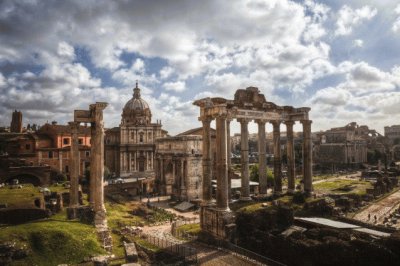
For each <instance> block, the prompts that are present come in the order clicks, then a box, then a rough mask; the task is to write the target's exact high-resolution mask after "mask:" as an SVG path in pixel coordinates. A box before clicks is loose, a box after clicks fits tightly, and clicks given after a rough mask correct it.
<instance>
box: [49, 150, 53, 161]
mask: <svg viewBox="0 0 400 266" xmlns="http://www.w3.org/2000/svg"><path fill="white" fill-rule="evenodd" d="M49 158H50V159H52V158H53V152H52V151H49Z"/></svg>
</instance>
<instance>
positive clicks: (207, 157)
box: [200, 116, 212, 205]
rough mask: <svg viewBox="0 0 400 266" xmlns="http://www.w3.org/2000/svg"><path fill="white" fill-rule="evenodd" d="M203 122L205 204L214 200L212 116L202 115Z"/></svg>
mask: <svg viewBox="0 0 400 266" xmlns="http://www.w3.org/2000/svg"><path fill="white" fill-rule="evenodd" d="M200 120H201V122H202V124H203V147H202V148H203V195H202V196H203V204H205V205H207V204H209V203H211V201H212V195H211V178H212V173H211V171H212V170H211V169H212V162H211V127H210V123H211V121H212V118H211V117H208V116H206V117H201V118H200Z"/></svg>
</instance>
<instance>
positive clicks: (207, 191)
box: [193, 87, 312, 240]
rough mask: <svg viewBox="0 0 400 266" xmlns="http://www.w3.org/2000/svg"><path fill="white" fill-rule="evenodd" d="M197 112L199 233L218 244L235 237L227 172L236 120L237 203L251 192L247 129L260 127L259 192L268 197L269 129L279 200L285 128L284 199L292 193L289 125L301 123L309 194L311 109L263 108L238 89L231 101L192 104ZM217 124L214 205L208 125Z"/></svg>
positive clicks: (251, 90)
mask: <svg viewBox="0 0 400 266" xmlns="http://www.w3.org/2000/svg"><path fill="white" fill-rule="evenodd" d="M193 104H194V105H196V106H199V107H200V117H199V120H200V121H202V123H203V192H202V193H203V203H202V209H201V214H200V223H201V228H202V230H203V232H206V233H209V234H210V235H211V236H213V237H215V238H219V239H225V240H229V239H230V238H231V237H232V233H233V231H234V227H235V225H234V217H233V214H232V212H231V211H230V209H229V204H228V203H229V192H228V191H229V178H228V171H229V169H230V166H231V165H230V146H231V145H230V122H231V121H232V120H233V119H236V120H237V121H238V122H239V123H240V125H241V166H242V169H241V171H242V173H241V174H242V176H241V179H242V180H241V182H242V188H241V200H251V198H250V186H249V183H250V182H249V181H250V179H249V158H248V135H249V134H248V123H249V122H250V121H255V122H256V123H257V124H258V134H259V179H260V180H259V181H260V186H259V192H260V196H261V197H262V196H266V195H267V178H266V171H265V170H266V169H265V168H266V163H265V145H266V143H265V124H266V123H271V124H272V125H273V136H274V182H275V183H274V189H273V193H274V195H280V194H282V192H283V191H282V169H281V154H280V125H281V124H282V123H283V124H285V125H286V127H287V142H288V143H287V156H288V193H292V192H294V190H295V164H294V162H295V161H294V147H293V146H294V145H293V125H294V123H295V122H296V121H299V122H300V123H301V124H302V125H303V185H304V186H303V191H304V193H305V194H310V193H311V192H312V142H311V122H312V121H311V120H309V117H308V113H309V111H310V108H308V107H301V108H294V107H292V106H278V105H276V104H274V103H272V102H267V101H266V99H265V96H264V95H263V94H260V91H259V90H258V88H256V87H248V88H246V89H239V90H237V91H236V93H235V98H234V99H233V100H228V99H224V98H218V97H217V98H204V99H200V100H196V101H195V102H194V103H193ZM214 119H215V120H216V156H215V160H216V174H215V175H214V176H216V177H217V193H216V203H214V202H213V201H212V195H211V179H212V165H213V162H212V156H211V145H210V143H211V133H210V123H211V122H212V121H213V120H214Z"/></svg>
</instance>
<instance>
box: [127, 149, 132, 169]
mask: <svg viewBox="0 0 400 266" xmlns="http://www.w3.org/2000/svg"><path fill="white" fill-rule="evenodd" d="M128 169H129V172H132V152H129V157H128Z"/></svg>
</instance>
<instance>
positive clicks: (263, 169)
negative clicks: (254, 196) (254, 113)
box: [256, 120, 267, 196]
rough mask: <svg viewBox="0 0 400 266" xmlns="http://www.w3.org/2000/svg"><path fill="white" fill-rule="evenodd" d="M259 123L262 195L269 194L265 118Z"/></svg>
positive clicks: (260, 184)
mask: <svg viewBox="0 0 400 266" xmlns="http://www.w3.org/2000/svg"><path fill="white" fill-rule="evenodd" d="M256 122H257V124H258V156H259V157H258V176H259V192H260V196H266V195H267V173H266V161H265V123H266V121H265V120H257V121H256Z"/></svg>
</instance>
